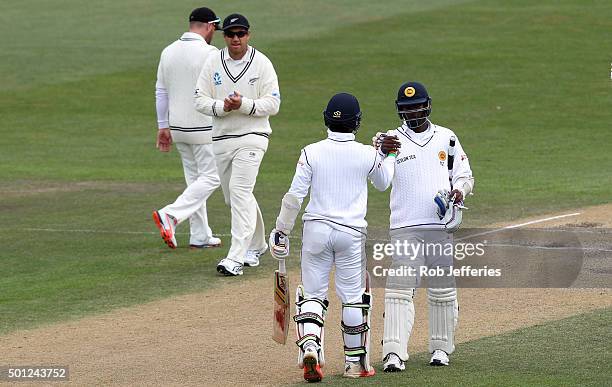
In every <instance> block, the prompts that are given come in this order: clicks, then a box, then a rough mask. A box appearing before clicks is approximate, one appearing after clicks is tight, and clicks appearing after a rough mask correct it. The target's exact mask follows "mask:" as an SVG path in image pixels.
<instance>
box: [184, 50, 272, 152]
mask: <svg viewBox="0 0 612 387" xmlns="http://www.w3.org/2000/svg"><path fill="white" fill-rule="evenodd" d="M234 91H238V92H239V93H240V94H241V95H242V96H243V97H242V105H241V106H240V109H238V110H232V111H230V112H226V111H224V110H223V100H224V99H225V98H226V97H227V96H229V95H230V94H233V93H234ZM280 102H281V99H280V91H279V87H278V77H277V76H276V72H275V71H274V66H272V62H270V60H269V59H268V58H267V57H266V56H265V55H264V54H262V53H261V52H259V51H258V50H256V49H255V48H253V47H251V46H248V49H247V52H246V54H245V55H244V57H242V58H241V59H239V60H234V59H232V58H231V57H230V55H229V52H228V49H227V47H226V48H224V49H222V50H220V51H219V52H218V53H216V54H215V55H212V56H211V58H210V59H209V60H208V61H207V62H206V64H205V65H204V67H203V68H202V72H201V73H200V76H199V78H198V81H197V86H196V93H195V106H196V109H197V110H198V111H200V112H202V113H204V114H206V115H208V116H211V117H212V119H213V149H214V151H215V153H217V154H219V153H225V152H229V151H231V150H233V149H235V148H236V147H241V146H254V147H257V148H261V149H263V150H264V151H265V150H267V147H268V138H269V137H270V133H272V128H271V127H270V122H269V119H268V117H269V116H273V115H275V114H277V113H278V110H279V108H280Z"/></svg>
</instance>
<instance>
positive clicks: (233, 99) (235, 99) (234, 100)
mask: <svg viewBox="0 0 612 387" xmlns="http://www.w3.org/2000/svg"><path fill="white" fill-rule="evenodd" d="M241 105H242V94H240V93H239V92H237V91H234V93H233V94H230V95H228V96H227V97H226V98H225V100H224V101H223V110H225V111H226V112H228V111H230V110H238V109H240V106H241Z"/></svg>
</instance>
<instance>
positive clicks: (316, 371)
mask: <svg viewBox="0 0 612 387" xmlns="http://www.w3.org/2000/svg"><path fill="white" fill-rule="evenodd" d="M321 379H323V372H322V371H321V366H320V365H319V364H317V361H316V360H315V359H312V358H310V359H309V358H306V359H304V380H306V381H307V382H309V383H316V382H320V381H321Z"/></svg>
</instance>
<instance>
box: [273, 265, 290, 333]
mask: <svg viewBox="0 0 612 387" xmlns="http://www.w3.org/2000/svg"><path fill="white" fill-rule="evenodd" d="M289 303H290V299H289V281H288V279H287V271H286V270H285V260H284V259H282V260H280V261H279V268H278V270H275V271H274V319H273V321H272V324H273V325H272V339H273V340H274V341H276V342H277V343H279V344H285V343H286V342H287V333H288V332H289V317H290V316H289V314H290V309H291V308H290V307H289Z"/></svg>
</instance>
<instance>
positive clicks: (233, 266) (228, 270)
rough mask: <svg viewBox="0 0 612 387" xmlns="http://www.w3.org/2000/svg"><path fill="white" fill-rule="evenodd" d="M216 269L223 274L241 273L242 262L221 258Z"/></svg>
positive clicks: (233, 274)
mask: <svg viewBox="0 0 612 387" xmlns="http://www.w3.org/2000/svg"><path fill="white" fill-rule="evenodd" d="M217 271H218V272H219V273H221V274H223V275H225V276H228V277H229V276H237V275H242V264H241V263H239V262H236V261H232V260H231V259H227V258H223V259H222V260H221V261H219V264H218V265H217Z"/></svg>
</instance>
